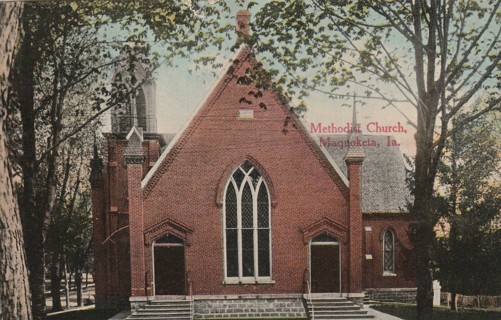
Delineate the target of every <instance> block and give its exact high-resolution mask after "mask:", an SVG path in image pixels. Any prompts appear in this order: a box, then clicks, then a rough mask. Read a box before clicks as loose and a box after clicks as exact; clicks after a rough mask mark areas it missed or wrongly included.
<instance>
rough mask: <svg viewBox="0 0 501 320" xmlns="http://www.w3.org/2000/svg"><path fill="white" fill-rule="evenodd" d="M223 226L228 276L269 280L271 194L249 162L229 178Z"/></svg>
mask: <svg viewBox="0 0 501 320" xmlns="http://www.w3.org/2000/svg"><path fill="white" fill-rule="evenodd" d="M224 229H225V230H224V235H225V243H224V249H225V254H224V256H225V266H226V279H227V280H230V281H231V280H236V281H242V280H244V281H245V280H252V281H258V280H260V279H261V280H264V279H269V278H270V277H271V259H270V248H271V237H270V200H269V193H268V188H267V186H266V183H265V181H264V179H263V177H262V176H261V174H260V173H259V171H258V170H257V168H255V167H254V166H252V165H251V164H250V163H249V162H247V161H246V162H244V163H243V164H242V165H241V166H240V167H238V169H237V170H235V172H234V173H233V175H232V176H231V178H230V181H228V185H227V187H226V194H225V200H224Z"/></svg>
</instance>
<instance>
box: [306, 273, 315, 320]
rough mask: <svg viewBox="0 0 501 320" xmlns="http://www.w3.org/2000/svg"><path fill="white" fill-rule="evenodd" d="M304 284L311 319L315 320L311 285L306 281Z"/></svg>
mask: <svg viewBox="0 0 501 320" xmlns="http://www.w3.org/2000/svg"><path fill="white" fill-rule="evenodd" d="M306 283H307V284H308V299H309V300H310V306H311V319H312V320H314V319H315V307H314V306H313V300H312V299H311V284H310V281H308V280H306Z"/></svg>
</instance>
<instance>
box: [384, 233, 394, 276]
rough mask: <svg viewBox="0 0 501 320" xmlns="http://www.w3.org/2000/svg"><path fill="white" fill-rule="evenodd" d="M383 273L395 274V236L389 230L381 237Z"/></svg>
mask: <svg viewBox="0 0 501 320" xmlns="http://www.w3.org/2000/svg"><path fill="white" fill-rule="evenodd" d="M383 273H384V274H395V235H394V234H393V232H392V231H391V230H389V229H388V230H386V231H385V233H384V237H383Z"/></svg>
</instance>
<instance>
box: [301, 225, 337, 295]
mask: <svg viewBox="0 0 501 320" xmlns="http://www.w3.org/2000/svg"><path fill="white" fill-rule="evenodd" d="M309 251H310V281H311V291H312V292H314V293H323V292H341V246H340V242H339V240H338V239H336V238H334V237H332V236H331V235H330V234H328V233H322V234H320V235H318V236H317V237H315V238H313V239H312V240H311V241H310V250H309Z"/></svg>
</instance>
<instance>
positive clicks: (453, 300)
mask: <svg viewBox="0 0 501 320" xmlns="http://www.w3.org/2000/svg"><path fill="white" fill-rule="evenodd" d="M456 295H457V293H456V288H455V287H454V286H452V287H451V310H454V311H456V310H457V306H456Z"/></svg>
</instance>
